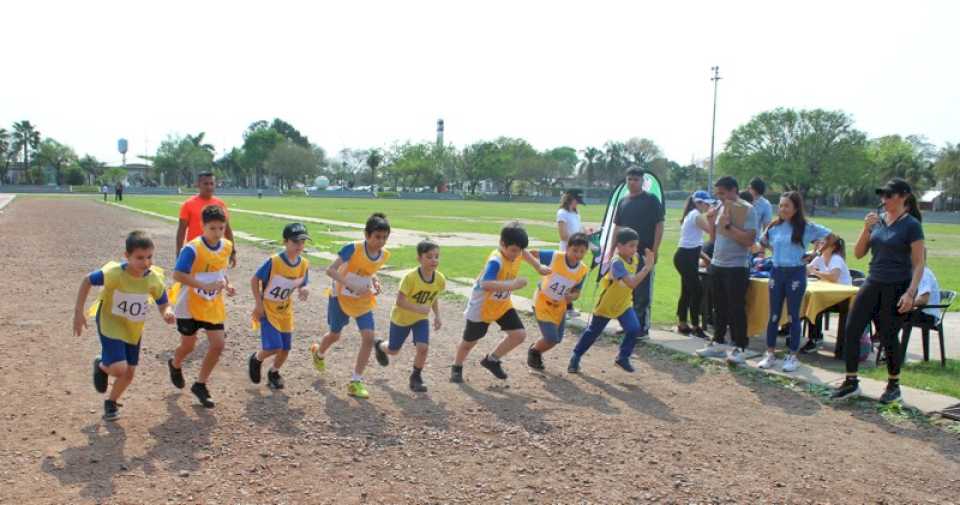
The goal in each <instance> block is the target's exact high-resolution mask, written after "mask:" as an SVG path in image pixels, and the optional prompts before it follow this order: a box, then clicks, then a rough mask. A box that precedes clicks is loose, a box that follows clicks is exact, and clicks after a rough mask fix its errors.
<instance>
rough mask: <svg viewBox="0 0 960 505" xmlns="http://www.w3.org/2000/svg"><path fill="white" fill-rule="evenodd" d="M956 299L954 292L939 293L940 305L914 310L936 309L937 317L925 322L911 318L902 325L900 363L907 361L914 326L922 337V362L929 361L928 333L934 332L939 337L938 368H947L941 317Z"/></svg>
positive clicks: (921, 306) (923, 306)
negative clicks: (918, 329)
mask: <svg viewBox="0 0 960 505" xmlns="http://www.w3.org/2000/svg"><path fill="white" fill-rule="evenodd" d="M956 297H957V292H956V291H940V303H939V304H937V305H920V306H918V307H917V308H916V310H923V309H937V316H936V317H934V318H932V320H931V319H930V318H927V320H920V321H918V320H915V319H913V318H909V319H907V322H906V323H904V325H903V341H902V343H901V344H900V356H901V363H905V362H906V359H907V346H908V345H909V344H910V332H911V331H912V330H913V327H914V326H916V327H918V328H920V332H921V334H922V335H923V361H930V331H931V330H932V331H936V332H937V336H938V337H940V366H942V367H945V366H947V351H946V348H945V346H944V344H943V317H944V316H945V315H946V314H947V309H949V308H950V305H952V304H953V300H954V299H955V298H956Z"/></svg>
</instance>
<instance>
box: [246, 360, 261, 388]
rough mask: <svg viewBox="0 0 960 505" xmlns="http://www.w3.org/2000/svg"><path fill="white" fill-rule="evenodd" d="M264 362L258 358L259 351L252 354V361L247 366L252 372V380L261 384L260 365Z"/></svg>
mask: <svg viewBox="0 0 960 505" xmlns="http://www.w3.org/2000/svg"><path fill="white" fill-rule="evenodd" d="M262 364H263V362H262V361H260V360H258V359H257V353H253V354H251V355H250V361H249V363H248V366H247V368H248V371H249V372H250V382H253V383H254V384H260V365H262Z"/></svg>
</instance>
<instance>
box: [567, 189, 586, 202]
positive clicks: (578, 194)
mask: <svg viewBox="0 0 960 505" xmlns="http://www.w3.org/2000/svg"><path fill="white" fill-rule="evenodd" d="M564 194H567V195H570V196H572V197H573V199H574V200H576V201H577V203H579V204H580V205H586V204H587V203H586V202H584V201H583V190H582V189H576V188H571V189H568V190H566V191H564Z"/></svg>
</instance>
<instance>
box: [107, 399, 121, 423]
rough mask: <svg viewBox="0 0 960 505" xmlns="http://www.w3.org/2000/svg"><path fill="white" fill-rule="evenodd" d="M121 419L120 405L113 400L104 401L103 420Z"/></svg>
mask: <svg viewBox="0 0 960 505" xmlns="http://www.w3.org/2000/svg"><path fill="white" fill-rule="evenodd" d="M117 419H120V404H119V403H117V402H115V401H113V400H104V401H103V420H104V421H116V420H117Z"/></svg>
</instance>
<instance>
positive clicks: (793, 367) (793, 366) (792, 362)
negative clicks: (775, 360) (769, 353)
mask: <svg viewBox="0 0 960 505" xmlns="http://www.w3.org/2000/svg"><path fill="white" fill-rule="evenodd" d="M798 366H800V360H799V359H797V355H796V354H788V355H787V357H786V358H785V359H784V360H783V368H782V370H783V371H784V372H796V371H797V367H798Z"/></svg>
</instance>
